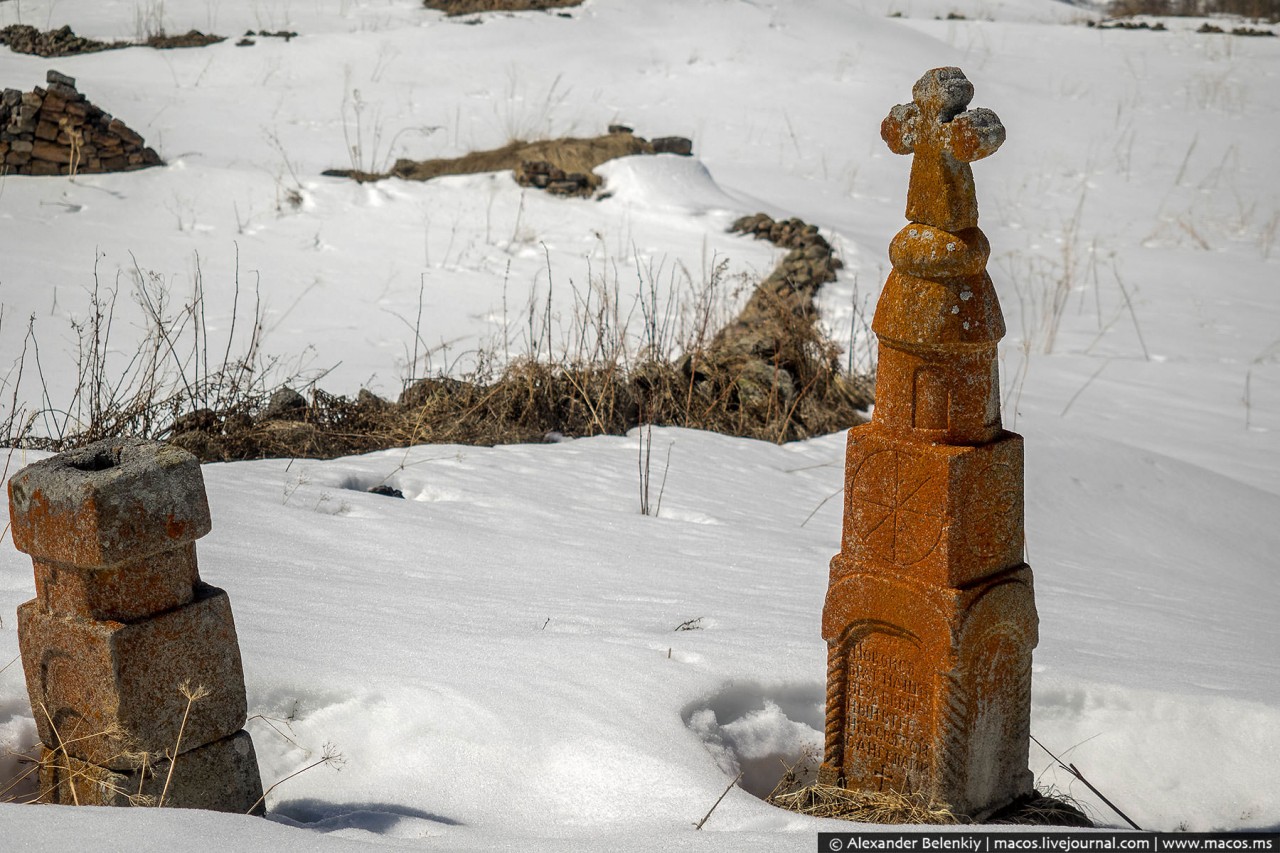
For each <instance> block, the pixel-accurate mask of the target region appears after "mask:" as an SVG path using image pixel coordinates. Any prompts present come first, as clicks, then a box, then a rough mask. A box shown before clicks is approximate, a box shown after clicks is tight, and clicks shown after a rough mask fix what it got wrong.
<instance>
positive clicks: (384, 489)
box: [369, 483, 404, 500]
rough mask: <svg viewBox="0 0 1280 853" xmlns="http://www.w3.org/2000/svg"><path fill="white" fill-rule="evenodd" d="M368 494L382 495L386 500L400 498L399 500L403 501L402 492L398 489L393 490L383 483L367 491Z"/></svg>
mask: <svg viewBox="0 0 1280 853" xmlns="http://www.w3.org/2000/svg"><path fill="white" fill-rule="evenodd" d="M369 494H371V495H383V496H385V497H388V498H400V500H404V492H402V491H400V490H399V489H393V488H391V487H390V486H388V485H386V484H385V483H384V484H381V485H377V486H374V487H373V488H371V489H369Z"/></svg>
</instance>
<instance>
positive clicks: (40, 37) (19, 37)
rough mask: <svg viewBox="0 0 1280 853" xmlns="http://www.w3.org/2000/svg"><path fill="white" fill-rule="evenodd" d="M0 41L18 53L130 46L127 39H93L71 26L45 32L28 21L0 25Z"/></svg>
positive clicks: (62, 52) (66, 53)
mask: <svg viewBox="0 0 1280 853" xmlns="http://www.w3.org/2000/svg"><path fill="white" fill-rule="evenodd" d="M0 44H6V45H8V46H9V49H10V50H12V51H14V52H15V53H27V54H31V55H32V56H44V57H50V56H72V55H74V54H78V53H97V52H98V51H100V50H116V49H118V48H122V47H128V46H129V45H128V43H127V42H105V41H94V40H93V39H87V38H84V37H83V36H78V35H76V34H75V33H74V32H72V31H71V27H60V28H58V29H56V30H48V31H44V32H42V31H41V30H38V29H36V28H35V27H33V26H30V25H27V24H11V25H10V26H7V27H5V28H3V29H0Z"/></svg>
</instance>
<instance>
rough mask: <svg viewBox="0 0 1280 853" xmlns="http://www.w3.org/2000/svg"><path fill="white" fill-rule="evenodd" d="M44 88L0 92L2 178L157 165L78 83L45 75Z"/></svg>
mask: <svg viewBox="0 0 1280 853" xmlns="http://www.w3.org/2000/svg"><path fill="white" fill-rule="evenodd" d="M47 81H48V86H47V87H46V88H40V87H38V86H37V87H36V89H35V90H34V91H32V92H20V91H18V90H17V89H5V90H3V92H0V174H10V175H77V174H93V173H99V172H127V171H132V170H135V169H145V168H147V167H149V166H158V165H160V162H161V161H160V157H159V155H157V154H156V152H155V151H153V150H152V149H150V148H148V147H146V145H145V144H144V142H143V139H142V137H141V136H139V135H138V134H137V133H135V132H134V131H133V130H131V129H130V128H129V127H128V126H126V125H125V123H124V122H122V121H120V119H118V118H113V117H112V116H111V115H110V114H108V113H105V112H103V111H102V110H101V109H99V108H98V107H96V106H94V105H93V104H91V103H89V102H88V101H87V100H86V99H85V97H84V95H82V94H80V93H79V92H78V91H76V81H75V80H74V79H73V78H71V77H68V76H66V75H65V74H60V73H58V72H57V71H49V73H48V75H47Z"/></svg>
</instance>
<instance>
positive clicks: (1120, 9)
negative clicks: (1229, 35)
mask: <svg viewBox="0 0 1280 853" xmlns="http://www.w3.org/2000/svg"><path fill="white" fill-rule="evenodd" d="M1107 12H1108V14H1110V15H1111V16H1113V17H1127V16H1131V15H1166V16H1170V17H1191V18H1198V17H1207V16H1211V15H1235V16H1238V17H1241V18H1252V19H1254V20H1258V21H1270V22H1271V23H1276V22H1280V0H1115V2H1113V3H1112V4H1111V6H1109V7H1108V9H1107Z"/></svg>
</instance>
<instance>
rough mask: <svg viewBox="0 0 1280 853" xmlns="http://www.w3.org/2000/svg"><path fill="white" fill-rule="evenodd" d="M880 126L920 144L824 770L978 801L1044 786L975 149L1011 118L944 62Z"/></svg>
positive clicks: (1030, 626) (851, 496)
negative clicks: (973, 106) (1034, 736)
mask: <svg viewBox="0 0 1280 853" xmlns="http://www.w3.org/2000/svg"><path fill="white" fill-rule="evenodd" d="M913 94H914V96H915V98H914V100H913V102H912V103H911V104H907V105H901V106H898V107H894V109H893V111H892V112H890V114H889V117H888V118H886V119H885V122H884V124H883V126H882V135H883V136H884V138H885V140H886V141H887V142H888V143H889V146H890V147H891V148H892V149H893V150H894V151H895V152H897V153H902V154H906V153H914V154H915V160H914V164H913V168H912V177H911V188H910V191H909V195H908V207H907V215H908V217H909V218H911V219H913V220H914V221H912V222H911V223H910V224H908V225H907V226H906V227H905V228H903V229H902V231H901V232H899V234H898V235H897V236H896V237H895V238H894V240H893V242H892V244H891V245H890V259H891V260H892V262H893V272H892V273H891V274H890V276H889V280H888V281H887V282H886V284H885V289H884V292H883V293H882V294H881V297H880V302H879V304H878V305H877V307H876V314H875V319H874V321H873V324H872V329H873V330H874V331H875V332H876V335H877V337H878V338H879V341H880V367H879V371H878V375H877V388H876V409H875V414H874V418H873V420H872V422H871V423H870V424H866V425H864V426H860V427H855V428H854V429H851V430H850V431H849V440H848V449H847V453H846V462H845V508H844V529H843V535H842V538H841V549H840V553H839V554H838V555H836V556H835V558H833V559H832V561H831V580H830V586H829V588H828V592H827V600H826V606H825V608H824V611H823V620H822V635H823V638H824V639H825V640H826V641H827V646H828V668H827V717H826V745H825V751H824V761H823V765H822V768H821V770H820V774H819V780H820V781H822V782H824V783H826V784H833V785H843V786H844V787H848V788H851V789H859V790H869V791H894V792H897V793H907V794H913V793H914V794H921V795H923V796H925V797H926V798H928V799H929V800H930V801H932V802H933V803H936V804H945V805H947V806H949V807H950V808H951V809H952V811H954V812H956V813H957V814H961V815H968V816H970V817H973V818H981V817H982V816H984V815H986V814H989V813H991V812H992V811H994V810H996V809H998V808H1000V807H1002V806H1004V805H1007V804H1008V803H1010V802H1012V801H1013V800H1015V799H1017V798H1018V797H1020V796H1022V795H1024V794H1028V793H1030V792H1031V790H1032V778H1031V773H1030V771H1029V770H1028V769H1027V753H1028V745H1029V738H1030V730H1029V726H1030V708H1031V652H1032V649H1033V648H1034V647H1035V645H1036V642H1037V617H1036V610H1035V602H1034V596H1033V592H1032V581H1031V569H1030V568H1029V567H1028V566H1027V565H1026V564H1025V563H1024V562H1023V560H1022V554H1023V504H1022V479H1023V473H1022V438H1021V437H1020V436H1018V435H1015V434H1013V433H1010V432H1006V431H1004V430H1003V429H1002V427H1001V421H1000V400H999V382H998V374H997V368H996V364H997V362H996V345H997V343H998V342H999V340H1000V338H1001V337H1002V336H1003V335H1004V320H1003V317H1002V315H1001V312H1000V305H999V302H998V300H997V299H996V294H995V290H994V288H993V287H992V285H991V280H990V278H989V277H988V276H987V274H986V262H987V257H988V255H989V253H990V246H989V244H988V242H987V239H986V237H985V236H984V235H983V234H982V232H981V231H980V230H979V229H978V227H977V203H976V201H975V200H974V195H973V175H972V172H971V171H970V169H969V166H968V162H969V161H971V160H976V159H978V158H980V157H985V156H987V155H988V154H991V153H993V152H994V151H995V150H996V149H997V148H998V147H999V145H1000V143H1001V142H1003V140H1004V128H1003V126H1002V125H1001V124H1000V122H999V119H997V118H996V117H995V114H994V113H992V112H991V111H990V110H969V111H963V112H962V110H963V108H964V107H965V106H966V105H967V104H968V102H969V100H970V98H971V97H972V94H973V88H972V86H971V85H970V84H969V82H968V80H966V79H965V78H964V75H963V73H962V72H960V70H959V69H956V68H941V69H934V70H933V71H930V72H929V73H927V74H926V75H925V76H924V77H923V78H921V80H920V81H919V82H918V83H917V84H916V86H915V89H914V91H913Z"/></svg>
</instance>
